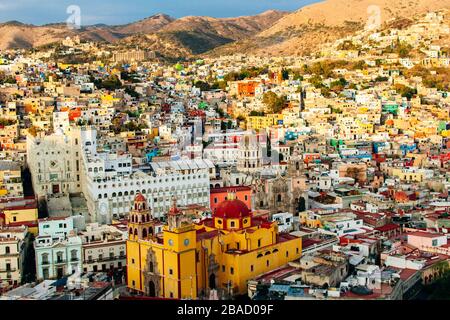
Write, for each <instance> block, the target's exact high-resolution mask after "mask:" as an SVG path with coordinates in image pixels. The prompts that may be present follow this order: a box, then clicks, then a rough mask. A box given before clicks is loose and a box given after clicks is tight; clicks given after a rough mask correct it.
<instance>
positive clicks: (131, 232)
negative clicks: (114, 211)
mask: <svg viewBox="0 0 450 320" xmlns="http://www.w3.org/2000/svg"><path fill="white" fill-rule="evenodd" d="M129 233H130V235H131V234H133V228H131V227H130V231H129Z"/></svg>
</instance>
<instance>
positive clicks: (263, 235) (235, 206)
mask: <svg viewBox="0 0 450 320" xmlns="http://www.w3.org/2000/svg"><path fill="white" fill-rule="evenodd" d="M157 224H160V222H159V221H157V220H154V219H153V218H152V216H151V212H150V209H149V208H148V205H147V201H146V199H145V197H144V196H143V195H142V194H138V195H137V196H136V198H135V201H134V208H133V210H132V212H131V213H130V216H129V222H128V229H129V238H128V241H127V285H128V288H129V289H131V291H133V292H136V293H141V294H144V295H146V296H150V297H162V298H174V299H197V298H199V297H207V296H208V295H209V294H210V292H211V290H212V289H216V290H217V293H218V295H220V296H224V295H228V296H230V295H231V296H232V295H238V294H245V293H246V292H247V281H248V280H250V279H252V278H254V277H256V276H258V275H260V274H262V273H265V272H268V271H271V270H273V269H276V268H278V267H280V266H283V265H285V264H287V263H288V262H290V261H293V260H296V259H299V258H300V256H301V250H302V248H301V244H302V242H301V238H298V237H295V236H292V235H289V234H282V233H278V226H277V224H276V222H269V221H267V220H266V219H264V218H261V217H254V216H253V215H252V212H251V211H250V210H249V208H248V207H247V206H246V205H245V203H244V202H242V201H240V200H237V199H235V198H234V195H232V194H230V195H229V196H228V200H226V201H224V202H222V203H221V204H219V206H218V207H217V209H216V210H215V212H214V214H213V217H212V218H208V219H204V220H202V221H201V222H200V223H198V224H196V223H193V222H192V221H190V219H189V218H187V217H186V216H185V215H184V214H183V212H182V211H181V210H180V209H179V208H177V205H176V201H175V200H174V203H173V206H172V208H171V209H170V211H169V212H168V214H167V225H165V226H164V228H163V232H162V233H160V234H156V232H155V226H156V225H157Z"/></svg>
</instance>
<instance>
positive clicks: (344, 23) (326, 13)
mask: <svg viewBox="0 0 450 320" xmlns="http://www.w3.org/2000/svg"><path fill="white" fill-rule="evenodd" d="M373 5H375V6H378V7H379V8H380V12H381V22H382V23H385V22H387V21H389V20H391V19H400V18H410V17H412V16H415V15H421V14H423V13H426V12H428V11H433V10H438V9H442V8H450V0H327V1H324V2H320V3H316V4H312V5H309V6H306V7H303V8H301V9H299V10H297V11H295V12H293V13H291V14H289V15H286V16H284V17H283V18H281V19H280V20H278V21H277V22H276V23H274V25H273V26H271V27H269V28H267V29H266V30H263V31H262V32H260V33H259V34H258V35H256V36H255V37H253V38H251V39H246V40H243V41H239V42H236V43H233V44H230V45H227V46H223V47H221V48H218V49H216V50H214V51H213V52H212V54H213V55H220V54H230V53H233V52H247V53H248V52H251V53H254V54H273V55H277V54H281V55H300V54H305V53H309V52H311V51H313V50H315V49H316V48H317V47H318V46H320V45H321V44H323V43H325V42H330V41H334V40H336V39H338V38H342V37H345V36H346V35H349V34H351V33H353V32H355V31H357V30H361V29H362V28H364V27H365V25H366V23H367V20H368V17H369V13H368V8H369V7H370V6H373Z"/></svg>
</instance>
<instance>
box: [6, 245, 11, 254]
mask: <svg viewBox="0 0 450 320" xmlns="http://www.w3.org/2000/svg"><path fill="white" fill-rule="evenodd" d="M10 252H11V249H10V248H9V247H8V246H6V247H5V253H6V254H9V253H10Z"/></svg>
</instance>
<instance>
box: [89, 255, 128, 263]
mask: <svg viewBox="0 0 450 320" xmlns="http://www.w3.org/2000/svg"><path fill="white" fill-rule="evenodd" d="M126 258H127V257H126V256H125V255H119V256H113V257H102V258H97V259H87V260H85V263H98V262H108V261H116V260H125V259H126Z"/></svg>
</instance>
